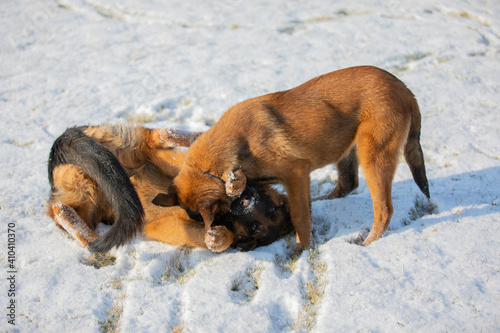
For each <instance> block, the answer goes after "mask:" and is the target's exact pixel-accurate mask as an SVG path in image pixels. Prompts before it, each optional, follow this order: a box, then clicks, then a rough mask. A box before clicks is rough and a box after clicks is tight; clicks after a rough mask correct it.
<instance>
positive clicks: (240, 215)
mask: <svg viewBox="0 0 500 333" xmlns="http://www.w3.org/2000/svg"><path fill="white" fill-rule="evenodd" d="M229 218H230V221H231V225H230V226H227V227H228V229H229V230H231V231H232V232H233V234H234V241H233V244H232V246H233V247H235V248H236V249H238V250H240V251H251V250H253V249H255V248H256V247H258V246H264V245H268V244H271V243H272V242H274V241H275V240H277V239H278V238H280V237H282V236H284V235H285V234H287V233H289V232H291V231H292V230H293V226H292V223H291V220H290V213H289V209H288V202H287V199H286V197H285V196H284V195H282V194H280V193H278V191H276V190H275V189H273V188H271V187H270V186H268V185H262V186H257V187H255V188H254V187H250V186H247V187H246V189H245V190H244V191H243V193H242V194H241V195H240V196H239V197H238V198H237V199H235V200H234V201H233V202H232V204H231V209H230V214H229ZM216 223H218V221H215V222H214V224H216Z"/></svg>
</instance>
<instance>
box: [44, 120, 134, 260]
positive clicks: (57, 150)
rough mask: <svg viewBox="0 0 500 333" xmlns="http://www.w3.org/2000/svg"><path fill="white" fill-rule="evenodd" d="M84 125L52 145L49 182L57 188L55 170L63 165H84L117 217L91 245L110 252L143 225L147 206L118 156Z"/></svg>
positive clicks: (70, 131) (94, 249) (98, 250)
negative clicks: (95, 137) (85, 128)
mask: <svg viewBox="0 0 500 333" xmlns="http://www.w3.org/2000/svg"><path fill="white" fill-rule="evenodd" d="M83 129H84V127H72V128H68V129H67V130H66V131H65V132H64V133H63V134H62V135H61V136H60V137H59V138H57V140H56V141H55V142H54V144H53V145H52V149H51V151H50V155H49V163H48V171H49V182H50V186H51V188H52V191H54V190H55V188H54V176H53V171H54V169H55V167H56V166H58V165H61V164H74V165H77V166H79V167H81V168H82V169H83V170H84V171H85V172H86V173H87V174H88V175H89V176H90V177H91V178H92V179H94V181H95V182H96V184H97V186H99V188H100V190H101V191H102V192H103V193H104V196H105V197H106V198H107V199H108V200H109V202H110V204H111V207H112V208H113V211H114V212H115V216H116V220H115V221H114V223H113V226H112V227H111V228H110V229H109V230H108V231H107V232H106V234H104V235H103V236H102V237H100V238H98V239H97V240H95V241H94V242H92V243H90V244H89V249H90V250H91V251H92V252H108V251H109V250H111V248H113V247H114V246H121V245H123V244H124V243H125V242H126V241H128V240H130V239H131V238H132V237H133V236H134V235H135V234H136V232H138V231H139V230H140V228H141V227H142V225H143V219H144V209H143V207H142V204H141V202H140V200H139V196H138V195H137V192H136V191H135V189H134V186H133V185H132V183H131V182H130V178H129V176H128V175H127V173H126V172H125V170H124V169H123V167H122V165H121V164H120V162H119V161H118V159H117V158H116V157H115V156H114V155H113V154H112V153H111V152H110V151H109V150H107V149H106V148H105V147H104V146H103V145H101V144H100V143H98V142H97V141H95V140H94V139H92V138H90V137H89V136H87V135H85V133H84V132H83Z"/></svg>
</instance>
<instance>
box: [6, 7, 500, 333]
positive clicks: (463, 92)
mask: <svg viewBox="0 0 500 333" xmlns="http://www.w3.org/2000/svg"><path fill="white" fill-rule="evenodd" d="M499 16H500V5H499V4H498V2H497V1H478V0H470V1H452V0H443V1H437V2H436V1H434V0H433V1H431V0H423V1H418V2H415V1H381V0H360V1H355V2H353V1H345V0H343V1H336V2H332V3H329V2H327V1H321V0H310V1H284V0H280V1H263V0H258V1H253V2H252V3H251V5H250V4H249V3H248V2H244V1H241V0H223V1H217V2H200V1H193V0H182V1H180V0H172V1H169V2H162V1H157V0H147V1H137V0H125V1H120V2H115V1H110V0H57V1H49V0H41V1H34V0H22V1H14V0H6V1H3V2H2V5H1V6H0V27H1V28H0V30H1V33H2V36H3V42H2V45H1V46H0V113H1V115H2V121H1V123H0V167H1V170H2V173H1V175H0V177H1V178H0V179H1V181H0V208H1V209H0V220H1V222H2V227H1V228H0V230H1V236H0V239H1V241H2V243H3V244H4V247H3V248H4V250H2V251H0V263H1V264H2V266H3V267H4V270H3V272H4V273H3V277H2V278H1V279H0V294H1V297H0V301H1V303H0V306H1V307H2V308H3V309H4V310H3V311H4V312H3V314H2V320H1V321H0V330H1V331H13V330H16V331H20V332H35V331H36V332H98V331H100V330H104V325H105V324H106V321H112V319H113V318H117V325H118V326H119V328H120V330H121V331H122V332H167V331H173V330H178V331H179V330H183V331H184V332H231V331H232V332H279V331H285V332H287V331H299V332H300V331H309V330H311V331H313V332H332V331H333V332H338V331H348V332H366V331H379V332H393V331H404V332H444V331H466V332H480V331H484V332H494V331H498V330H499V329H500V306H499V304H500V275H499V270H500V252H499V249H500V244H499V243H500V242H499V237H498V235H499V233H500V208H499V203H500V202H499V200H500V199H499V198H500V186H499V179H500V148H499V147H500V136H499V134H500V116H499V112H500V111H499V107H500V94H499V89H500V79H499V78H500V66H499V65H500V24H499V21H498V17H499ZM354 65H375V66H379V67H382V68H384V69H387V70H389V71H391V72H392V73H394V74H396V75H397V76H398V77H399V78H400V79H401V80H402V81H403V82H405V83H406V84H407V85H408V87H409V88H410V89H411V90H412V91H413V92H414V93H415V95H416V96H417V99H418V101H419V104H420V107H421V112H422V138H421V144H422V147H423V151H424V154H425V161H426V166H427V175H428V178H429V181H430V192H431V197H432V203H433V204H435V205H436V206H437V208H436V211H435V212H434V213H433V214H428V210H430V209H429V207H425V204H424V207H423V208H422V207H421V206H422V202H424V203H425V200H424V199H423V195H422V194H421V193H420V192H419V190H418V187H417V186H416V185H415V183H414V182H413V180H412V178H411V174H410V171H409V169H408V167H407V166H406V164H404V163H401V164H400V165H399V167H398V170H397V173H396V176H395V180H394V185H393V201H394V209H395V212H394V216H393V218H392V221H391V226H390V231H389V232H387V233H386V235H385V237H383V238H382V239H380V240H378V241H376V242H374V243H373V244H371V245H370V246H369V247H361V246H359V245H358V244H359V239H360V238H361V235H366V233H367V230H368V229H369V228H370V227H371V224H372V218H373V216H372V214H373V212H372V207H371V198H370V195H369V193H368V189H367V187H366V184H365V182H364V179H363V178H362V177H361V179H360V186H359V188H358V189H357V190H356V191H355V192H354V193H353V194H351V195H349V196H348V197H346V198H343V199H337V200H326V201H321V202H314V203H313V205H312V216H313V228H314V230H313V239H314V242H315V244H314V248H313V249H312V250H310V251H305V252H304V253H302V254H301V255H298V256H297V255H294V253H293V251H292V250H291V247H292V244H293V242H294V240H293V238H290V237H287V238H285V239H281V240H279V241H277V242H275V243H273V244H271V245H269V246H267V247H263V248H259V249H256V250H254V251H252V252H249V253H239V252H236V251H234V250H229V251H225V252H223V253H217V254H216V253H210V252H209V251H206V250H202V249H181V248H177V247H174V246H171V245H167V244H161V243H158V242H154V241H149V240H145V239H142V238H141V237H138V238H136V239H134V241H133V242H132V243H131V244H128V245H126V246H124V247H122V248H119V249H117V250H115V251H114V252H113V253H112V255H113V256H115V257H116V261H115V262H114V264H112V265H109V266H105V267H101V268H100V269H96V268H94V267H93V266H90V265H86V264H85V259H87V258H88V257H89V256H90V253H89V252H88V251H87V250H86V249H84V248H82V247H81V246H80V245H79V244H78V243H77V242H76V241H75V240H73V239H71V238H70V237H69V236H68V235H66V234H65V233H64V232H62V231H61V230H60V228H58V227H57V226H56V224H55V223H54V221H52V220H51V219H50V218H49V217H47V216H46V215H44V205H45V202H46V200H47V196H48V193H49V183H48V180H47V169H46V168H47V159H48V153H49V150H50V147H51V145H52V143H53V141H54V140H55V139H56V138H57V137H58V136H59V135H60V134H61V133H62V132H63V131H64V130H65V129H66V128H67V127H69V126H74V125H84V124H88V123H90V124H94V125H97V124H103V123H127V122H145V123H146V125H147V126H149V127H154V128H160V127H174V128H178V129H182V130H191V131H203V130H206V129H208V128H209V127H210V126H211V125H213V124H214V123H215V122H216V121H217V119H218V118H219V117H220V116H221V114H222V113H223V112H224V111H225V110H226V109H227V108H228V107H229V106H231V105H234V104H235V103H237V102H239V101H242V100H244V99H247V98H250V97H255V96H258V95H262V94H265V93H269V92H273V91H277V90H283V89H288V88H291V87H294V86H296V85H298V84H300V83H303V82H305V81H306V80H308V79H310V78H312V77H315V76H317V75H320V74H323V73H327V72H330V71H333V70H336V69H340V68H343V67H348V66H354ZM311 177H312V178H311V179H312V181H311V192H312V193H313V195H314V196H315V195H322V194H326V193H328V191H329V190H331V189H332V188H333V187H334V184H335V181H336V172H335V169H334V167H331V166H329V167H325V168H324V169H321V170H317V171H315V172H313V174H312V176H311ZM13 234H14V235H15V243H14V244H15V248H12V247H10V248H9V247H8V245H12V243H11V242H8V240H11V239H12V238H11V237H12V235H13ZM9 250H11V252H10V253H11V254H12V253H13V252H12V250H14V252H15V255H14V256H10V257H9ZM11 264H13V265H14V266H13V267H14V269H12V267H11V266H10V265H11ZM12 271H15V273H10V272H12ZM12 274H14V275H15V290H14V292H15V295H14V296H9V289H10V281H9V280H8V279H7V278H9V277H10V275H12ZM12 300H14V304H15V311H14V312H15V325H12V324H10V323H9V322H8V320H11V317H8V316H7V314H8V313H9V310H8V309H7V307H8V306H9V304H11V303H10V302H12ZM113 312H114V313H115V315H113Z"/></svg>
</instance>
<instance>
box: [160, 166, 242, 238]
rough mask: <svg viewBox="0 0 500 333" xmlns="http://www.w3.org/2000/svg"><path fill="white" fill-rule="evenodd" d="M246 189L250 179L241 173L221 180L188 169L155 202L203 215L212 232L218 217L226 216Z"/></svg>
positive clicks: (190, 168)
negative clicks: (215, 218) (221, 214)
mask: <svg viewBox="0 0 500 333" xmlns="http://www.w3.org/2000/svg"><path fill="white" fill-rule="evenodd" d="M245 188H246V176H245V174H244V173H243V171H242V170H241V169H236V170H234V171H231V172H226V173H224V174H223V175H222V176H221V177H218V176H215V175H212V174H210V173H208V172H203V171H202V170H201V169H199V168H196V167H193V166H189V165H186V166H185V167H184V168H182V169H181V170H180V172H179V174H178V175H177V177H175V178H174V181H173V182H172V183H171V185H170V186H169V188H168V192H167V193H165V194H161V195H158V196H157V197H156V198H155V200H154V201H153V203H154V204H157V205H160V206H173V205H180V206H182V207H183V208H185V209H187V210H191V211H193V212H199V213H200V214H201V216H202V217H203V221H204V223H205V227H206V228H207V229H208V228H209V227H210V226H211V225H212V222H213V221H214V217H215V214H216V213H226V212H228V211H229V209H230V207H231V203H232V202H233V201H234V200H235V199H236V198H238V197H239V196H240V195H241V194H242V193H243V191H244V190H245Z"/></svg>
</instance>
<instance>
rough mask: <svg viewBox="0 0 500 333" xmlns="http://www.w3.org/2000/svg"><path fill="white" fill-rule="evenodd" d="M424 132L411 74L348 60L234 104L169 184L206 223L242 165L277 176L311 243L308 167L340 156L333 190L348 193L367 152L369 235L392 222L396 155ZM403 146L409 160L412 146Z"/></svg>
mask: <svg viewBox="0 0 500 333" xmlns="http://www.w3.org/2000/svg"><path fill="white" fill-rule="evenodd" d="M410 127H411V128H412V133H410V136H409V130H410ZM419 135H420V113H419V110H418V105H417V102H416V100H415V98H414V96H413V94H412V93H411V91H410V90H409V89H408V88H407V87H406V86H405V85H404V83H402V82H401V81H400V80H398V79H397V78H396V77H395V76H393V75H392V74H390V73H388V72H386V71H384V70H381V69H378V68H375V67H368V66H367V67H354V68H348V69H343V70H339V71H336V72H332V73H329V74H325V75H322V76H319V77H317V78H314V79H312V80H310V81H308V82H306V83H304V84H302V85H300V86H298V87H296V88H294V89H291V90H287V91H283V92H276V93H272V94H268V95H264V96H260V97H256V98H252V99H249V100H247V101H244V102H241V103H239V104H237V105H235V106H233V107H231V108H230V109H229V110H228V111H227V112H226V113H224V115H223V116H222V117H221V119H220V120H219V121H218V122H217V123H216V124H215V125H214V126H213V127H212V128H211V129H210V130H209V131H207V132H205V133H204V134H202V135H201V136H200V137H199V138H198V139H197V140H196V141H195V142H194V144H193V145H192V146H191V147H190V149H189V151H188V153H187V155H186V160H185V163H184V164H183V165H182V168H181V170H180V172H179V174H178V176H177V177H176V178H175V179H174V186H173V187H172V188H171V193H172V194H173V193H176V194H177V196H178V198H179V200H180V201H181V202H183V203H184V204H186V205H187V206H188V207H190V209H192V210H199V211H200V212H201V213H202V215H203V217H204V220H205V224H206V228H207V229H208V228H209V227H210V225H211V223H212V221H211V218H213V215H214V213H215V212H217V211H219V210H224V209H227V205H228V204H229V203H230V201H231V199H230V198H229V196H228V195H226V190H225V188H224V183H225V182H226V183H227V179H225V174H227V173H228V172H230V171H233V170H237V169H241V170H243V172H244V174H245V175H246V177H247V178H248V179H249V180H262V179H268V180H270V181H275V182H279V183H281V184H283V185H284V187H285V189H286V191H287V194H288V197H289V203H290V212H291V219H292V222H293V225H294V227H295V230H296V232H297V241H298V242H299V243H300V244H301V245H302V246H303V247H308V246H309V245H310V241H311V240H310V237H311V213H310V204H311V198H310V192H309V182H310V181H309V173H310V172H311V171H313V170H315V169H317V168H321V167H323V166H325V165H327V164H330V163H337V166H338V168H339V183H338V185H337V187H336V188H335V190H334V191H333V192H332V193H331V194H330V195H328V196H327V197H326V198H336V197H341V196H344V195H346V194H347V193H349V192H350V191H352V190H353V189H354V188H355V187H357V182H358V179H357V168H358V160H359V163H360V164H361V167H362V169H363V172H364V175H365V178H366V182H367V185H368V188H369V189H370V192H371V195H372V200H373V210H374V223H373V228H372V230H371V232H370V234H369V236H368V237H367V239H366V240H365V241H364V243H363V244H364V245H368V244H370V243H371V242H373V241H374V240H377V239H378V238H380V237H381V236H382V234H383V233H384V232H385V231H386V230H387V228H388V226H389V223H390V219H391V216H392V212H393V207H392V200H391V184H392V180H393V177H394V173H395V170H396V167H397V163H398V158H399V155H400V152H401V150H402V148H403V146H404V145H405V142H406V141H407V138H410V139H411V140H413V141H414V142H413V143H415V142H416V143H415V144H416V145H417V146H418V149H420V144H419V143H418V139H419ZM405 155H406V157H407V160H408V157H409V156H410V155H411V154H408V155H407V154H406V152H405ZM417 155H418V154H417ZM420 157H422V155H421V151H420V155H419V158H420ZM410 162H412V163H413V161H409V163H410ZM421 164H422V166H423V158H422V163H421ZM354 168H355V169H354ZM424 178H425V170H424ZM425 182H427V179H426V178H425ZM419 186H420V185H419Z"/></svg>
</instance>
